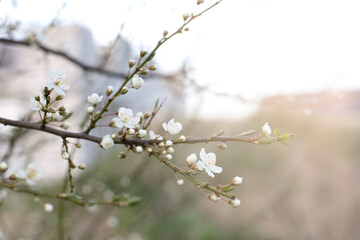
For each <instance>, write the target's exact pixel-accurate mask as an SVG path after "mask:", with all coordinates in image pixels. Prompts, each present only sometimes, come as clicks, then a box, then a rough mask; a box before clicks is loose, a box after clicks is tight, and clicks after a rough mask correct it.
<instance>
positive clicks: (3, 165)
mask: <svg viewBox="0 0 360 240" xmlns="http://www.w3.org/2000/svg"><path fill="white" fill-rule="evenodd" d="M7 169H8V165H7V163H6V162H0V172H2V173H3V172H6V170H7Z"/></svg>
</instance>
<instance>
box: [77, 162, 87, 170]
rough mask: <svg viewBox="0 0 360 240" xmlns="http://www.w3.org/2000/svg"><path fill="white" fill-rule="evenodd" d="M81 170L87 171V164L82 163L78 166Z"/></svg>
mask: <svg viewBox="0 0 360 240" xmlns="http://www.w3.org/2000/svg"><path fill="white" fill-rule="evenodd" d="M78 168H79V169H81V170H85V168H86V166H85V163H81V164H80V165H79V166H78Z"/></svg>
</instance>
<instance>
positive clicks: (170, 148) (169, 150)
mask: <svg viewBox="0 0 360 240" xmlns="http://www.w3.org/2000/svg"><path fill="white" fill-rule="evenodd" d="M166 151H167V152H168V153H174V152H175V150H174V148H173V147H169V148H168V149H166Z"/></svg>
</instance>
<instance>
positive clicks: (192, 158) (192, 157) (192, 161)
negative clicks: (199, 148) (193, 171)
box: [186, 153, 197, 167]
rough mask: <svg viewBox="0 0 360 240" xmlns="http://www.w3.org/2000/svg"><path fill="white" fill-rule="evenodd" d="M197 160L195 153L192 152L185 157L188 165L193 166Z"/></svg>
mask: <svg viewBox="0 0 360 240" xmlns="http://www.w3.org/2000/svg"><path fill="white" fill-rule="evenodd" d="M196 162H197V157H196V154H195V153H193V154H191V155H189V156H188V157H187V158H186V163H187V165H188V166H189V167H191V166H193V165H194V164H196Z"/></svg>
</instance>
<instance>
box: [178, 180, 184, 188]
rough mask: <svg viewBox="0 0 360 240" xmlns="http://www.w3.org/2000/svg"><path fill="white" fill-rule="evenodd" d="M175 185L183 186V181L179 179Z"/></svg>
mask: <svg viewBox="0 0 360 240" xmlns="http://www.w3.org/2000/svg"><path fill="white" fill-rule="evenodd" d="M177 184H178V185H179V186H181V185H183V184H184V179H182V178H180V179H179V180H177Z"/></svg>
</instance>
